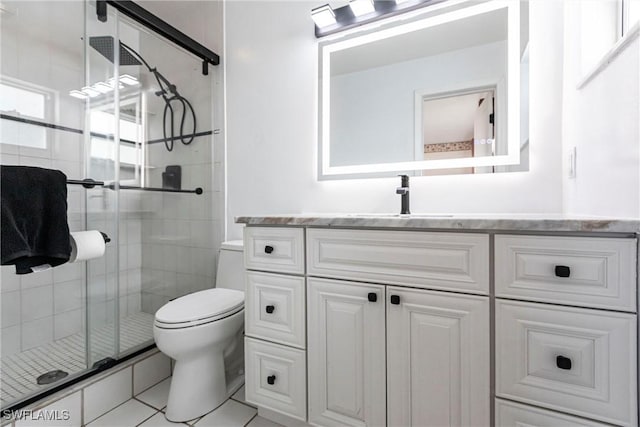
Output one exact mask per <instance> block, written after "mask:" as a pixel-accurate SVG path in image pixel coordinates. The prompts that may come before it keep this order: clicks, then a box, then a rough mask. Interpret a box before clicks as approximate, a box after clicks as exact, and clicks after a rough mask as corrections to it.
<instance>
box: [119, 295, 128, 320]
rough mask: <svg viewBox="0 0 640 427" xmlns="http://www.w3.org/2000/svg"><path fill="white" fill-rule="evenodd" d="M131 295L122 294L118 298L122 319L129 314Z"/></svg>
mask: <svg viewBox="0 0 640 427" xmlns="http://www.w3.org/2000/svg"><path fill="white" fill-rule="evenodd" d="M128 299H129V297H128V296H126V295H125V296H121V297H119V298H118V304H119V308H118V310H119V312H118V313H119V315H120V318H121V319H122V318H123V317H126V316H127V315H128V314H129V309H128V308H127V301H128Z"/></svg>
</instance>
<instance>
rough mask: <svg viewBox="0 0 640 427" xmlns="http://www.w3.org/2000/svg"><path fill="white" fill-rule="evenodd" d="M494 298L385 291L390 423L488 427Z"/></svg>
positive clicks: (427, 292) (425, 292)
mask: <svg viewBox="0 0 640 427" xmlns="http://www.w3.org/2000/svg"><path fill="white" fill-rule="evenodd" d="M489 336H490V334H489V298H487V297H480V296H473V295H463V294H453V293H445V292H436V291H424V290H416V289H409V288H399V287H388V288H387V421H388V425H389V426H411V425H413V426H488V425H489V423H490V405H491V403H490V394H491V393H490V388H489V382H490V375H489V371H490V357H489V356H490V338H489Z"/></svg>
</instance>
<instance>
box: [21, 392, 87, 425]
mask: <svg viewBox="0 0 640 427" xmlns="http://www.w3.org/2000/svg"><path fill="white" fill-rule="evenodd" d="M41 411H42V413H41ZM54 414H55V417H56V418H60V419H58V420H51V419H49V418H48V417H51V416H52V415H54ZM31 418H32V419H29V420H22V421H16V427H58V426H60V427H62V426H64V427H67V426H69V427H71V426H73V427H76V426H77V427H80V426H81V425H82V397H81V392H80V391H77V392H75V393H73V394H72V395H70V396H67V397H65V398H62V399H60V400H58V401H56V402H54V403H52V404H51V405H48V406H45V407H44V408H41V409H38V410H36V411H34V412H33V415H32V417H31ZM38 418H40V419H38Z"/></svg>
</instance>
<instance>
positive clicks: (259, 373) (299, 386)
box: [245, 338, 307, 421]
mask: <svg viewBox="0 0 640 427" xmlns="http://www.w3.org/2000/svg"><path fill="white" fill-rule="evenodd" d="M305 356H306V355H305V352H304V351H301V350H295V349H292V348H288V347H284V346H281V345H277V344H270V343H266V342H264V341H257V340H254V339H251V338H245V358H246V359H245V367H246V375H245V398H246V400H247V402H249V403H253V404H255V405H258V406H260V407H262V408H266V409H270V410H272V411H275V412H279V413H281V414H285V415H287V416H289V417H292V418H296V419H298V420H302V421H305V420H306V417H307V381H306V378H307V366H306V365H307V364H306V357H305Z"/></svg>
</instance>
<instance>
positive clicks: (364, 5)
mask: <svg viewBox="0 0 640 427" xmlns="http://www.w3.org/2000/svg"><path fill="white" fill-rule="evenodd" d="M349 7H350V8H351V12H353V14H354V15H355V16H356V17H359V16H364V15H368V14H370V13H373V12H375V11H376V8H375V6H374V5H373V0H351V1H350V2H349Z"/></svg>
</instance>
